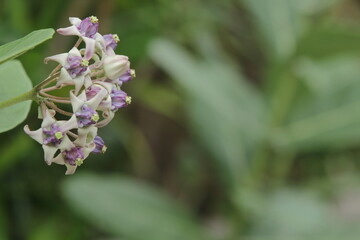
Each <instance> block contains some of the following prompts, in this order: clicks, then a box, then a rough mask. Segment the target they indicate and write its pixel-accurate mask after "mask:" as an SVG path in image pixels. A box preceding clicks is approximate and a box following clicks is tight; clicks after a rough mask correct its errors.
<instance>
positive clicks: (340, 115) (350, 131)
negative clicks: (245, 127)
mask: <svg viewBox="0 0 360 240" xmlns="http://www.w3.org/2000/svg"><path fill="white" fill-rule="evenodd" d="M359 64H360V62H359V60H358V58H357V57H354V56H335V57H332V58H325V59H322V60H321V61H319V60H317V61H315V60H310V59H305V58H304V59H301V60H300V61H298V62H297V64H296V69H295V72H296V75H297V76H298V78H299V79H301V80H302V81H303V82H304V83H305V84H306V86H307V87H308V89H309V90H310V95H306V96H304V97H303V99H304V100H303V101H302V102H301V104H299V105H298V106H296V107H293V111H292V114H291V116H290V119H289V120H288V122H287V123H286V124H284V125H283V126H282V127H280V128H279V129H277V130H275V131H274V134H273V138H272V143H273V144H274V145H276V146H277V147H279V148H287V149H291V150H295V151H319V150H320V149H329V148H331V149H333V148H344V147H345V148H348V147H349V146H358V143H359V141H360V111H359V101H360V95H359V92H360V82H359V81H358V78H359V77H358V76H359V75H360V70H359V67H358V66H359Z"/></svg>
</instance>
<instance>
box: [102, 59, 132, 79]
mask: <svg viewBox="0 0 360 240" xmlns="http://www.w3.org/2000/svg"><path fill="white" fill-rule="evenodd" d="M129 68H130V62H129V58H128V57H127V56H124V55H114V56H107V57H106V58H105V60H104V71H105V75H106V76H107V77H108V78H109V79H111V80H117V79H118V78H119V77H120V76H121V75H123V74H124V73H126V71H128V70H129Z"/></svg>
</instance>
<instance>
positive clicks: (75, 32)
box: [56, 26, 81, 37]
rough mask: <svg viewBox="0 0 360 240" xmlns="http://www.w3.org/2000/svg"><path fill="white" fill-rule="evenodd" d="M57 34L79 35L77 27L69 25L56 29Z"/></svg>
mask: <svg viewBox="0 0 360 240" xmlns="http://www.w3.org/2000/svg"><path fill="white" fill-rule="evenodd" d="M56 31H57V32H58V33H59V34H61V35H64V36H79V37H80V36H81V33H80V32H79V29H77V27H76V26H70V27H66V28H59V29H57V30H56Z"/></svg>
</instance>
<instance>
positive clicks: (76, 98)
mask: <svg viewBox="0 0 360 240" xmlns="http://www.w3.org/2000/svg"><path fill="white" fill-rule="evenodd" d="M69 20H70V23H71V26H70V27H66V28H60V29H58V30H57V32H58V33H59V34H62V35H66V36H78V37H79V41H78V42H77V44H76V45H75V47H73V48H72V49H71V50H70V51H69V52H68V53H61V54H57V55H54V56H51V57H47V58H46V59H45V63H47V62H49V61H54V62H57V63H58V64H59V65H58V67H57V68H55V69H54V71H53V72H52V73H51V75H50V76H49V78H48V79H47V80H45V81H47V82H46V84H43V85H44V87H42V89H40V90H39V93H38V95H39V97H40V98H41V99H42V101H41V103H40V107H39V113H40V114H39V116H40V118H41V119H42V120H43V122H42V124H41V128H39V129H38V130H35V131H31V130H30V129H29V127H28V125H26V126H25V127H24V131H25V132H26V133H27V134H28V135H29V136H30V137H31V138H33V139H34V140H36V141H37V142H39V143H40V144H41V145H42V147H43V149H44V159H45V162H46V163H47V164H48V165H51V164H52V163H56V164H60V165H65V166H66V168H67V170H66V174H73V173H74V172H75V170H76V168H77V167H78V166H80V165H82V164H83V162H84V160H85V159H86V158H87V157H88V156H89V154H91V153H104V152H105V151H106V145H105V143H104V141H103V139H102V138H101V137H100V136H98V134H97V133H98V128H101V127H104V126H106V125H107V124H108V123H109V122H110V121H111V120H112V119H113V117H114V115H115V112H116V111H117V110H118V109H120V108H123V107H125V106H126V105H128V104H130V102H131V97H130V96H128V95H127V94H126V93H125V92H124V91H122V90H121V86H122V84H123V83H124V82H127V81H130V80H131V79H133V78H134V77H135V71H134V70H133V69H130V62H129V58H128V57H127V56H124V55H117V54H115V48H116V47H117V44H118V42H119V37H118V36H117V35H116V34H107V35H101V34H100V33H98V26H99V21H98V19H97V18H96V17H94V16H91V17H87V18H85V19H83V20H81V19H79V18H70V19H69ZM82 42H83V43H85V47H84V48H82V49H81V48H80V49H79V46H80V44H81V43H82ZM52 82H56V83H55V85H54V86H50V87H49V86H48V85H49V84H51V83H52ZM45 87H47V88H45ZM64 87H66V89H68V95H67V96H65V97H64V96H55V95H52V94H51V93H52V92H53V91H54V90H58V89H61V88H64ZM59 104H61V105H66V104H68V105H69V109H71V110H70V111H69V110H68V109H65V110H67V111H65V110H64V109H62V108H60V107H59V106H58V105H59ZM70 105H71V106H70ZM56 114H62V115H65V116H68V117H69V119H68V120H61V121H59V120H56Z"/></svg>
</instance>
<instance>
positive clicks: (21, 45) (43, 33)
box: [0, 28, 55, 64]
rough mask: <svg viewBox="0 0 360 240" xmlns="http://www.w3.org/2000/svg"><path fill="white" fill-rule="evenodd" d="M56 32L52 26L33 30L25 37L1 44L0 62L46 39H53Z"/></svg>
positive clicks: (18, 54)
mask: <svg viewBox="0 0 360 240" xmlns="http://www.w3.org/2000/svg"><path fill="white" fill-rule="evenodd" d="M54 33H55V31H54V29H52V28H48V29H41V30H37V31H34V32H31V33H29V34H28V35H26V36H25V37H23V38H20V39H18V40H15V41H13V42H10V43H7V44H5V45H2V46H0V64H1V63H3V62H5V61H8V60H11V59H14V58H16V57H18V56H20V55H22V54H24V53H25V52H27V51H29V50H31V49H33V48H34V47H36V46H37V45H39V44H41V43H43V42H45V41H46V40H49V39H51V38H52V36H53V35H54Z"/></svg>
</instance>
